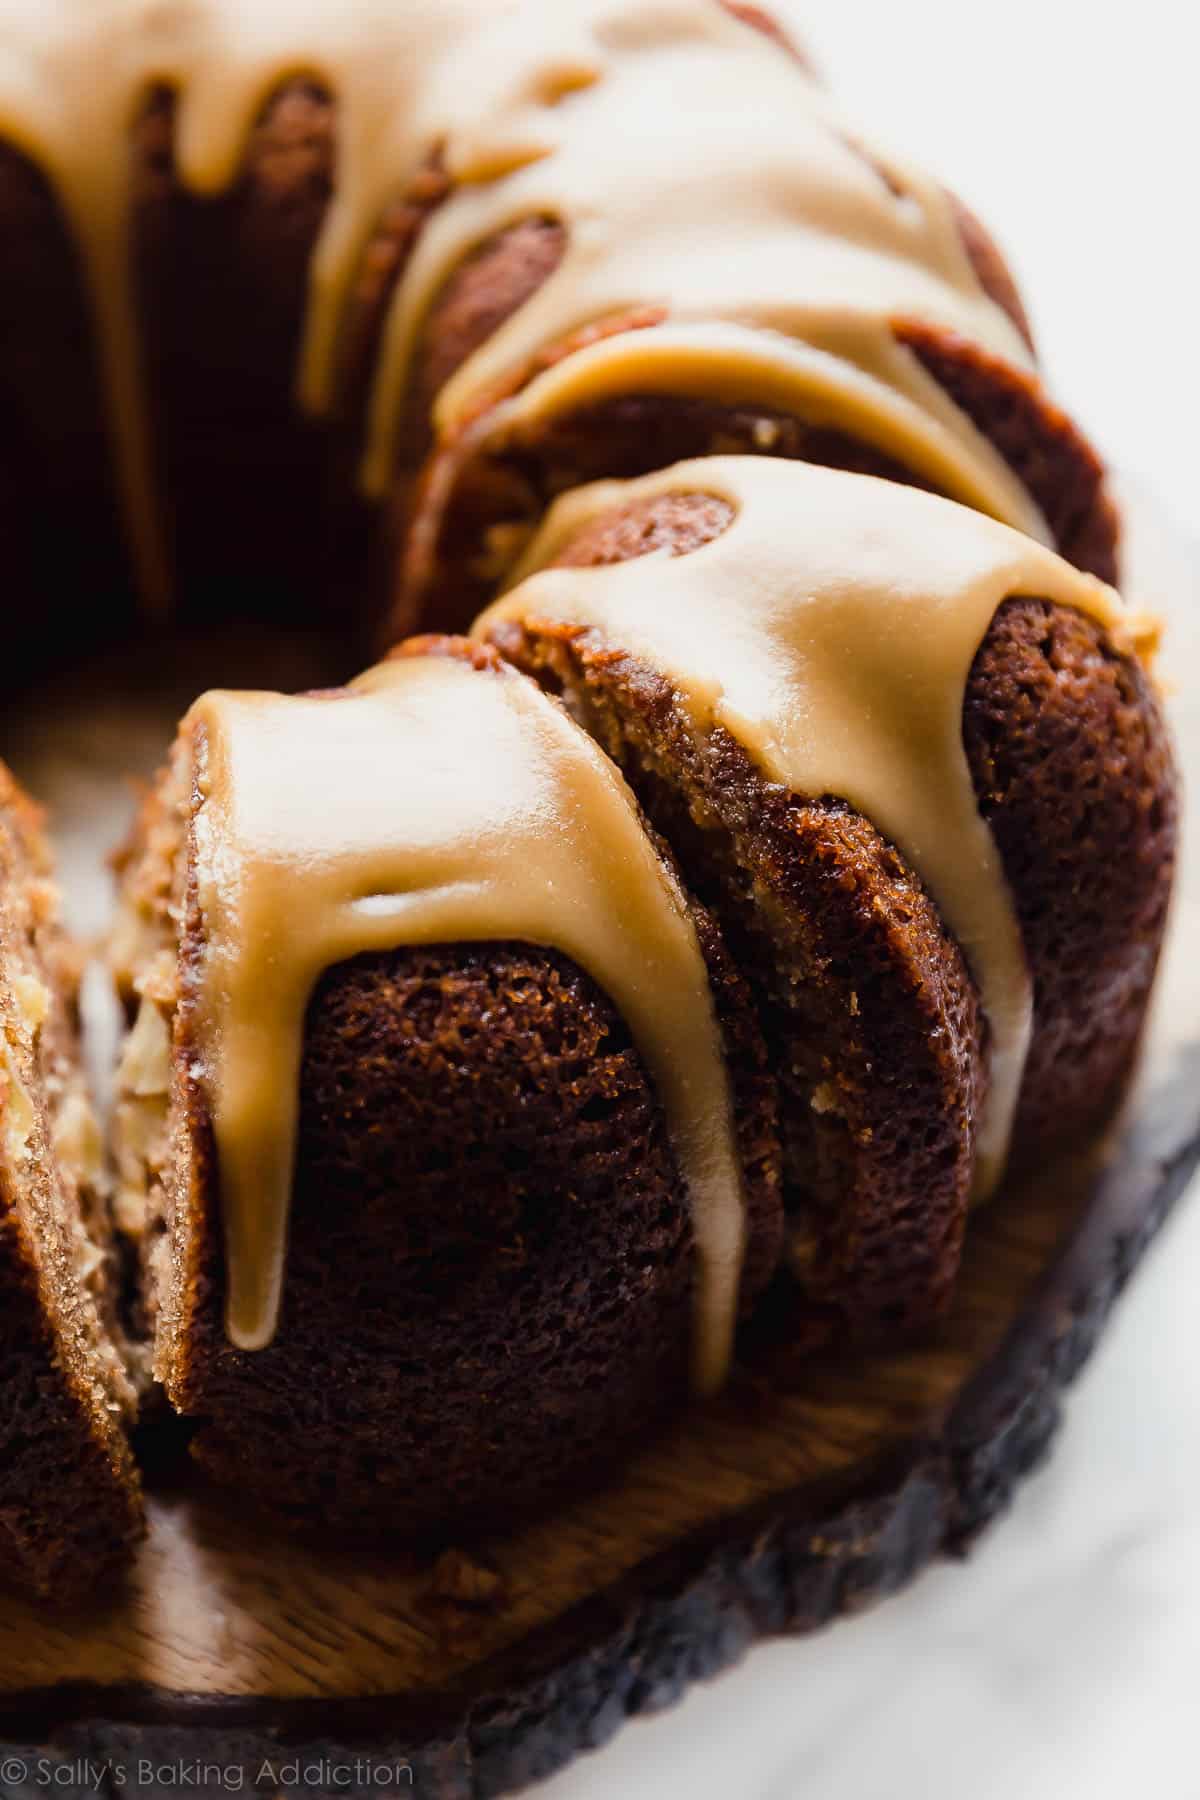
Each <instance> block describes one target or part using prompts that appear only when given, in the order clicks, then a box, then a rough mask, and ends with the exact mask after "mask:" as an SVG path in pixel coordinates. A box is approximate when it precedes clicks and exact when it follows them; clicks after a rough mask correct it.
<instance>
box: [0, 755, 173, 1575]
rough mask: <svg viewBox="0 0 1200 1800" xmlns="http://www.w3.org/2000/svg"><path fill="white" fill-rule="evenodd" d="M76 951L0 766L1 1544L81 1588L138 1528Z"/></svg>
mask: <svg viewBox="0 0 1200 1800" xmlns="http://www.w3.org/2000/svg"><path fill="white" fill-rule="evenodd" d="M77 969H78V958H77V957H76V955H75V952H74V950H73V947H72V946H71V944H70V943H69V942H68V940H67V938H66V937H65V935H64V934H63V932H62V930H61V927H60V926H59V923H58V896H57V893H56V890H55V887H54V884H53V880H52V876H51V868H50V860H49V853H48V850H47V847H46V843H45V839H44V837H43V835H42V826H41V819H40V816H39V814H38V811H37V809H36V807H34V805H33V804H32V802H31V801H30V800H29V799H28V798H27V797H26V795H25V794H24V793H22V791H21V790H20V788H19V787H18V786H17V784H16V782H15V781H14V780H13V778H12V776H11V775H10V774H9V772H8V770H7V769H5V768H4V767H3V765H0V1545H2V1546H3V1552H4V1555H3V1564H4V1570H5V1574H6V1576H7V1577H9V1578H12V1579H15V1580H16V1581H18V1582H19V1583H20V1584H21V1585H22V1586H25V1587H27V1588H31V1589H32V1590H33V1591H34V1592H36V1593H38V1594H43V1595H48V1594H54V1595H56V1596H60V1597H61V1596H64V1595H67V1596H72V1597H78V1596H79V1595H81V1594H83V1593H84V1592H86V1591H87V1589H88V1588H89V1586H90V1585H91V1584H92V1583H93V1582H95V1581H98V1580H101V1579H102V1578H103V1577H104V1576H105V1575H106V1574H108V1573H110V1572H111V1571H112V1570H113V1569H114V1567H116V1566H118V1565H119V1564H120V1562H121V1561H122V1559H123V1558H124V1556H125V1555H127V1554H128V1552H129V1550H130V1548H131V1547H132V1545H133V1544H134V1542H135V1541H136V1540H137V1538H138V1536H139V1535H140V1530H141V1492H140V1481H139V1478H138V1474H137V1470H136V1467H135V1465H134V1459H133V1453H132V1451H131V1449H130V1445H129V1440H128V1437H127V1432H128V1428H129V1426H130V1425H131V1423H132V1421H133V1418H134V1415H135V1412H136V1405H137V1402H136V1395H135V1389H134V1384H133V1381H132V1379H131V1376H130V1373H129V1368H128V1366H127V1361H128V1362H129V1363H132V1362H133V1361H134V1360H135V1358H134V1357H133V1355H132V1351H131V1346H130V1344H129V1341H128V1339H127V1336H126V1333H125V1328H124V1320H123V1315H122V1270H121V1258H120V1255H119V1253H118V1251H117V1249H116V1245H115V1239H114V1232H113V1226H112V1219H111V1215H110V1210H109V1193H108V1186H107V1181H106V1178H105V1171H104V1157H103V1145H102V1140H101V1137H100V1131H99V1127H98V1125H97V1122H96V1119H95V1116H94V1114H93V1112H92V1108H91V1104H90V1102H89V1099H88V1094H87V1088H86V1083H85V1081H84V1077H83V1072H82V1068H81V1066H80V1061H79V1049H78V1041H77V1034H76V1021H75V982H76V975H77Z"/></svg>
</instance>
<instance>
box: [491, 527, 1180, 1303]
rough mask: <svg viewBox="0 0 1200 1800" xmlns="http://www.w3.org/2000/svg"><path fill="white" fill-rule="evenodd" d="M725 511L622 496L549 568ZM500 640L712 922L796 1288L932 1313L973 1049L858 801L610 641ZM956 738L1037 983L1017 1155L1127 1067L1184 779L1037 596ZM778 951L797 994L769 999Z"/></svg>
mask: <svg viewBox="0 0 1200 1800" xmlns="http://www.w3.org/2000/svg"><path fill="white" fill-rule="evenodd" d="M729 511H730V509H729V508H728V506H727V505H726V503H725V502H723V501H720V500H716V499H714V498H713V497H711V496H707V495H700V494H694V495H673V496H668V497H666V498H665V499H659V498H652V499H647V500H642V501H636V502H633V503H632V504H630V505H629V506H628V507H625V508H623V509H621V510H619V511H618V512H616V513H613V514H610V515H608V516H607V517H603V518H601V519H599V520H597V521H594V522H593V523H592V524H591V525H590V526H589V527H588V528H586V529H585V531H584V532H583V533H582V534H581V535H580V537H579V538H578V539H577V540H576V541H575V542H574V543H573V544H572V545H569V546H568V547H567V548H566V550H565V552H564V553H563V555H562V557H561V559H560V560H561V561H563V562H565V563H568V564H572V565H575V566H589V565H593V564H597V563H605V562H614V561H624V560H626V559H627V558H628V557H630V556H637V555H641V554H644V553H646V552H647V551H650V550H657V551H659V552H662V551H664V550H665V551H667V552H669V553H672V554H680V553H684V552H686V551H687V550H690V549H694V548H696V547H698V545H699V544H701V543H703V542H705V541H707V540H708V539H709V538H711V537H713V536H715V535H716V534H717V533H718V532H719V531H720V530H722V529H723V528H724V526H725V524H726V523H727V522H728V518H729ZM495 640H496V642H497V644H498V645H499V647H500V648H501V650H502V652H503V653H504V654H505V655H507V656H510V657H512V658H513V659H514V660H516V661H517V662H518V664H519V665H520V666H522V667H524V668H527V669H529V670H530V671H531V672H533V673H536V674H537V675H538V676H539V677H540V678H541V679H543V680H544V681H547V682H549V683H550V685H552V686H553V687H554V689H555V690H556V691H560V692H563V693H564V694H565V695H566V697H567V699H568V702H569V704H570V705H571V706H572V709H573V710H574V711H575V713H576V715H577V716H578V717H579V718H580V719H581V720H582V721H583V722H584V723H585V724H586V725H587V726H588V728H589V729H590V730H592V731H593V732H594V733H595V734H596V735H597V737H598V738H599V740H600V741H601V742H602V743H603V744H604V746H605V748H606V749H607V750H608V751H609V752H610V754H612V755H613V756H615V757H616V759H617V760H618V761H619V762H620V764H621V766H622V767H623V768H624V770H625V772H626V775H627V776H628V778H629V780H630V781H631V783H632V785H633V786H634V788H635V790H636V791H637V792H638V794H639V797H640V798H641V800H642V803H643V805H644V806H645V808H646V810H647V812H648V814H649V816H650V817H651V818H652V819H653V820H654V822H655V823H656V824H657V826H658V827H659V829H660V830H661V831H662V832H663V834H664V835H665V836H666V837H667V838H668V839H669V841H670V842H671V843H672V845H673V847H674V848H675V850H676V853H677V855H678V856H679V859H680V862H681V865H682V867H683V870H684V873H685V876H686V878H687V879H688V881H689V882H690V883H691V884H692V886H693V888H694V889H695V890H696V891H697V892H699V893H700V894H701V896H702V897H703V898H704V899H705V900H706V902H707V903H708V904H709V905H710V906H712V907H713V909H714V910H716V911H717V912H718V913H719V914H720V916H721V918H722V922H723V924H724V926H725V930H726V936H727V940H728V942H729V944H730V947H731V949H732V950H733V951H734V954H735V956H736V957H737V958H738V960H739V962H740V964H741V966H742V968H743V970H744V971H745V973H746V974H747V976H748V978H749V979H750V982H751V985H752V987H753V988H754V990H755V992H756V995H757V996H758V998H759V1002H760V1006H761V1008H762V1009H763V1018H764V1023H765V1027H766V1031H767V1038H768V1044H769V1046H770V1049H771V1053H772V1063H773V1066H774V1067H775V1068H776V1070H777V1072H778V1074H779V1079H780V1083H781V1122H782V1132H783V1139H784V1147H785V1157H786V1170H785V1173H786V1179H787V1193H786V1201H787V1204H788V1206H789V1208H790V1209H791V1210H792V1212H793V1213H794V1214H796V1215H797V1216H798V1217H799V1218H800V1219H801V1221H802V1223H803V1224H804V1225H805V1227H806V1235H808V1236H810V1237H811V1238H812V1247H811V1248H810V1249H809V1250H808V1251H807V1252H806V1255H805V1260H804V1262H803V1263H802V1265H801V1273H802V1276H803V1277H804V1279H805V1282H806V1286H807V1289H808V1291H809V1293H810V1294H811V1295H812V1296H813V1297H814V1298H815V1299H818V1300H819V1301H820V1302H822V1303H824V1304H827V1305H830V1304H831V1305H833V1306H834V1307H836V1309H837V1310H838V1312H839V1313H840V1314H841V1315H842V1316H844V1317H845V1318H846V1319H847V1320H849V1321H850V1322H852V1323H854V1324H855V1325H859V1326H861V1325H871V1324H876V1325H881V1324H887V1323H894V1322H896V1321H901V1320H916V1319H920V1318H922V1317H926V1316H928V1315H929V1314H930V1313H931V1312H933V1311H936V1309H937V1307H938V1306H939V1305H940V1304H941V1302H942V1301H943V1300H944V1299H945V1298H946V1296H947V1294H948V1292H949V1287H950V1284H951V1282H952V1280H953V1276H954V1272H955V1268H956V1263H957V1255H958V1249H959V1245H960V1241H961V1232H962V1227H963V1222H964V1218H965V1210H966V1200H967V1182H968V1179H969V1169H968V1165H969V1161H970V1150H971V1141H972V1131H973V1128H974V1120H975V1118H976V1116H977V1114H978V1109H979V1105H980V1101H981V1099H982V1092H983V1090H982V1085H981V1084H982V1067H981V1047H982V1046H981V1040H980V1028H979V1019H978V1013H977V1007H976V997H975V993H974V987H973V984H972V983H971V981H970V978H969V976H968V975H967V973H966V970H965V968H964V966H963V963H962V959H961V956H960V955H959V952H958V950H957V947H956V946H955V945H953V944H952V943H951V942H950V940H949V939H948V938H947V936H946V934H945V931H944V928H943V927H942V925H941V923H940V920H939V918H938V915H937V913H936V909H935V908H934V907H933V905H932V903H931V902H930V901H929V900H928V898H927V896H926V895H925V894H924V891H923V889H922V888H921V886H920V883H919V882H918V881H917V879H916V878H915V876H913V874H912V872H911V871H910V870H909V869H907V867H906V866H905V864H904V863H903V860H902V859H901V858H900V857H899V855H898V854H897V853H896V852H895V850H894V849H893V848H892V847H891V846H890V845H888V844H887V843H885V842H884V840H883V839H882V838H881V837H880V836H879V834H878V833H877V832H876V831H875V830H874V828H873V827H872V826H871V825H870V824H869V823H868V822H867V821H866V820H864V819H862V818H861V817H860V816H859V815H857V814H856V813H854V812H853V811H851V810H850V809H849V808H848V807H845V806H842V805H841V804H839V803H836V802H831V801H828V800H826V801H816V802H814V801H812V800H806V799H803V798H800V797H792V798H788V797H787V796H781V795H780V793H779V791H778V790H777V789H774V788H772V787H771V786H770V785H769V784H767V783H765V782H764V781H763V780H762V778H761V777H760V776H759V774H758V772H757V771H756V769H755V768H754V767H753V765H752V764H751V763H750V761H749V759H748V758H747V757H746V756H745V754H744V753H743V752H742V751H741V750H740V748H739V747H738V746H737V745H736V744H734V743H733V742H732V740H730V739H729V738H728V737H727V735H726V734H724V733H722V732H720V731H717V732H714V733H713V734H712V737H711V738H710V739H709V740H707V741H706V742H705V743H703V744H702V743H700V742H698V740H697V739H696V737H695V734H694V732H693V731H692V729H691V727H690V725H689V724H688V722H687V721H686V717H685V715H684V713H683V711H682V708H681V707H680V706H679V704H678V702H677V701H676V699H675V697H674V695H673V692H672V689H671V687H670V685H669V683H668V682H666V681H665V680H664V679H663V678H662V676H661V675H659V674H658V673H657V672H656V671H654V670H653V669H648V668H647V667H646V666H645V665H644V664H639V663H638V662H637V661H636V660H635V659H634V658H633V657H632V656H630V655H628V654H626V653H624V652H623V651H622V650H621V648H620V646H618V645H614V644H612V643H611V642H608V641H606V640H604V639H603V638H602V636H601V634H599V633H597V632H589V631H587V630H579V629H570V628H555V627H554V625H553V623H552V622H545V621H537V622H535V623H533V624H531V625H530V627H529V628H528V630H524V629H522V628H521V626H519V625H517V624H502V625H499V626H498V627H497V628H496V632H495ZM964 738H965V743H966V747H967V752H968V758H969V761H970V765H971V769H972V773H973V776H974V779H975V785H976V791H977V793H978V795H979V797H980V804H981V808H982V810H983V812H984V814H985V816H986V817H987V818H988V820H989V823H990V824H991V826H992V829H993V830H994V831H995V833H996V837H997V842H998V844H999V847H1000V850H1001V854H1002V856H1003V859H1004V866H1005V870H1006V873H1007V875H1008V878H1009V881H1010V882H1011V884H1012V887H1013V890H1014V894H1015V896H1016V901H1017V908H1018V913H1019V916H1020V919H1021V922H1022V927H1023V930H1024V935H1025V943H1026V952H1027V955H1028V957H1029V961H1030V965H1031V969H1032V972H1033V978H1034V991H1035V1008H1036V1011H1035V1026H1034V1040H1033V1046H1032V1051H1031V1055H1030V1058H1029V1062H1028V1067H1027V1071H1026V1077H1025V1082H1024V1087H1023V1090H1022V1097H1021V1107H1020V1115H1019V1121H1018V1130H1017V1138H1016V1145H1015V1150H1016V1154H1017V1155H1018V1156H1021V1155H1025V1156H1028V1155H1029V1154H1031V1153H1032V1152H1033V1151H1034V1150H1035V1149H1041V1148H1044V1147H1045V1145H1046V1144H1047V1143H1048V1142H1050V1141H1052V1140H1055V1139H1058V1140H1061V1139H1065V1138H1068V1137H1071V1136H1073V1135H1076V1134H1078V1133H1079V1132H1081V1131H1083V1130H1085V1129H1087V1128H1088V1127H1090V1126H1092V1125H1093V1124H1095V1123H1096V1122H1097V1121H1098V1120H1100V1119H1102V1118H1103V1117H1104V1116H1106V1114H1107V1113H1108V1112H1109V1111H1110V1110H1111V1108H1112V1106H1113V1104H1114V1101H1115V1098H1116V1096H1117V1094H1118V1093H1119V1090H1120V1086H1121V1084H1122V1082H1123V1080H1124V1078H1125V1076H1126V1074H1127V1072H1128V1069H1129V1065H1130V1061H1131V1058H1132V1056H1133V1053H1134V1050H1135V1047H1136V1043H1137V1039H1138V1034H1139V1031H1140V1025H1141V1018H1142V1013H1143V1009H1144V1005H1145V1000H1146V995H1147V991H1148V986H1149V982H1150V980H1151V978H1152V975H1153V971H1154V966H1155V963H1156V960H1157V956H1158V950H1159V946H1160V942H1161V937H1162V931H1163V926H1164V922H1165V912H1166V904H1167V897H1168V893H1169V888H1170V880H1171V872H1172V866H1173V857H1174V833H1175V819H1176V794H1175V776H1174V770H1173V766H1172V761H1171V753H1170V747H1169V742H1168V739H1167V736H1166V732H1165V727H1164V724H1163V721H1162V717H1161V713H1160V711H1159V708H1158V704H1157V701H1156V699H1155V697H1154V695H1153V693H1152V691H1151V689H1150V687H1149V685H1148V683H1147V681H1146V679H1145V677H1144V675H1143V674H1142V672H1141V670H1140V669H1139V667H1138V666H1137V665H1136V664H1135V663H1134V662H1133V661H1131V660H1129V659H1127V658H1125V657H1122V656H1120V655H1119V654H1118V653H1117V651H1116V650H1115V649H1114V647H1113V646H1112V644H1111V643H1110V642H1109V641H1108V639H1107V637H1106V635H1105V634H1104V632H1103V630H1102V629H1101V628H1100V627H1099V626H1097V625H1095V624H1093V623H1092V622H1091V621H1088V620H1085V619H1083V618H1081V617H1079V616H1077V615H1075V614H1073V613H1069V612H1067V611H1066V610H1064V609H1061V608H1058V607H1054V606H1051V605H1050V604H1049V603H1047V602H1044V601H1039V600H1013V601H1010V602H1008V603H1006V605H1005V606H1004V607H1003V608H1001V610H1000V612H999V613H998V615H997V618H996V620H995V621H994V623H993V625H992V627H991V629H990V631H989V633H988V635H987V637H986V638H985V640H984V644H983V646H982V647H981V649H980V652H979V654H978V656H977V658H976V661H975V664H974V666H973V668H972V671H971V675H970V679H969V683H968V689H967V698H966V708H965V714H964ZM781 963H782V965H783V970H784V974H785V976H787V975H791V974H797V975H798V976H799V978H800V982H801V984H802V985H801V988H800V991H799V994H798V995H796V994H795V993H793V995H792V997H791V1000H790V1004H789V1005H787V1006H786V1007H785V1006H783V1005H781V1002H780V994H779V986H780V984H779V980H778V976H777V969H778V968H779V966H780V964H781ZM812 1045H817V1046H819V1047H820V1048H819V1053H818V1054H817V1055H815V1056H814V1054H813V1051H812V1048H811V1046H812ZM829 1084H832V1088H830V1086H829ZM813 1228H815V1229H813Z"/></svg>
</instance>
